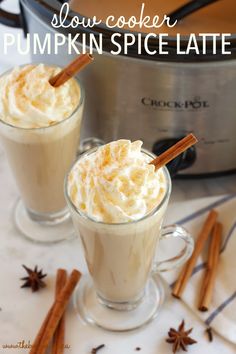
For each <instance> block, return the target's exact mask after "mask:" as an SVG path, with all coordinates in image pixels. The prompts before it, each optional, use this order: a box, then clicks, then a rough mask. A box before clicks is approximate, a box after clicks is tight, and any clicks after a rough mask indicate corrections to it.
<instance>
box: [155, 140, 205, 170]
mask: <svg viewBox="0 0 236 354" xmlns="http://www.w3.org/2000/svg"><path fill="white" fill-rule="evenodd" d="M197 142H198V140H197V138H196V137H195V136H194V135H193V134H189V135H187V136H186V137H185V138H183V139H181V140H180V141H178V142H177V143H176V144H175V145H173V146H171V148H169V149H168V150H166V151H165V152H163V153H162V154H161V155H159V156H157V157H156V158H155V159H154V160H152V161H151V162H150V164H153V165H155V168H156V170H158V169H159V168H161V167H163V166H165V165H166V164H167V163H168V162H170V161H171V160H174V159H175V158H176V157H177V156H178V155H180V154H182V153H183V152H184V151H185V150H187V149H188V148H190V147H191V146H192V145H194V144H196V143H197Z"/></svg>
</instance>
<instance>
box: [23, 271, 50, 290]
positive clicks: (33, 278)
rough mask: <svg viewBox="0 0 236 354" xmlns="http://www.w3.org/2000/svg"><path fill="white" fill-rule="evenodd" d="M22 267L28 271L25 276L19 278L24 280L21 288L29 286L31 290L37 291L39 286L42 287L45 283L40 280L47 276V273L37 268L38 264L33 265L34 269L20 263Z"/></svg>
mask: <svg viewBox="0 0 236 354" xmlns="http://www.w3.org/2000/svg"><path fill="white" fill-rule="evenodd" d="M22 267H23V268H24V269H25V270H26V272H27V273H28V276H27V277H24V278H21V280H24V281H25V282H24V284H23V285H22V286H21V288H31V289H32V291H33V292H35V291H38V290H39V289H40V288H44V287H45V286H46V284H45V283H44V281H43V280H42V279H43V278H45V277H46V276H47V274H43V270H42V269H41V270H38V266H35V268H34V270H33V269H30V268H28V267H26V266H25V265H22Z"/></svg>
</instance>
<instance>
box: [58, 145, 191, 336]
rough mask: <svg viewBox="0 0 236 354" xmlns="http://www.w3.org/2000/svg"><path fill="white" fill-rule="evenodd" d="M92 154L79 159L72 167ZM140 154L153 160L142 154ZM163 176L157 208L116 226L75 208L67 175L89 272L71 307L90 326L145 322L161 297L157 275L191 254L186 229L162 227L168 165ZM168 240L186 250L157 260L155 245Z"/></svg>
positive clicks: (119, 327)
mask: <svg viewBox="0 0 236 354" xmlns="http://www.w3.org/2000/svg"><path fill="white" fill-rule="evenodd" d="M95 151H96V149H93V150H90V151H89V152H87V153H85V154H83V155H81V156H80V157H79V159H78V160H77V161H76V162H75V164H78V163H80V160H81V159H83V158H84V157H85V156H88V155H89V154H93V153H94V152H95ZM142 153H143V154H148V155H149V156H150V157H152V158H154V157H155V156H154V155H152V154H151V153H149V152H148V151H146V150H142ZM72 169H73V166H72ZM163 172H164V176H165V181H166V190H165V194H164V197H163V199H162V201H161V202H160V203H159V204H158V205H157V206H156V208H155V209H154V210H152V211H151V212H150V213H149V214H147V215H145V216H144V217H143V218H141V219H139V220H135V221H132V222H126V223H116V224H112V223H110V224H108V223H104V222H98V221H96V220H94V219H92V218H90V217H89V216H88V215H86V214H84V213H83V212H82V211H81V210H79V209H77V207H76V206H75V205H74V204H73V202H72V200H71V198H70V195H69V189H68V178H69V175H70V172H69V174H68V176H67V177H66V180H65V195H66V200H67V203H68V205H69V209H70V211H71V215H72V220H73V223H74V226H75V229H76V231H77V233H78V234H79V235H80V237H81V240H82V244H83V248H84V253H85V258H86V262H87V266H88V270H89V273H90V276H88V277H84V278H83V279H82V281H81V283H80V285H79V287H78V289H77V291H76V292H75V306H76V309H77V310H78V312H79V313H80V315H81V316H82V318H83V319H84V320H86V321H87V322H89V323H91V324H96V325H98V326H100V327H102V328H105V329H107V330H112V331H127V330H131V329H135V328H138V327H141V326H143V325H144V324H146V323H148V322H149V321H150V320H151V319H153V318H154V317H155V316H156V314H157V313H158V310H159V309H160V307H161V305H162V303H163V300H164V297H165V294H164V289H163V284H162V282H161V281H160V277H158V276H156V275H157V274H159V273H160V272H162V271H168V270H171V269H174V268H176V267H179V266H180V265H182V264H183V263H184V262H186V261H187V260H188V258H189V257H190V256H191V254H192V251H193V247H194V242H193V239H192V237H191V236H190V234H189V233H188V232H187V231H186V230H185V229H183V228H182V227H180V226H178V225H171V226H165V227H163V226H162V224H163V218H164V215H165V212H166V209H167V205H168V202H169V197H170V193H171V179H170V175H169V172H168V170H167V168H166V167H164V168H163ZM171 238H175V239H176V238H178V239H181V240H182V241H183V243H184V248H183V249H182V250H181V251H180V253H179V254H178V255H176V256H175V257H173V258H171V259H169V260H165V261H163V262H156V261H155V258H156V257H155V255H156V252H158V248H159V247H158V243H159V241H161V240H164V239H171Z"/></svg>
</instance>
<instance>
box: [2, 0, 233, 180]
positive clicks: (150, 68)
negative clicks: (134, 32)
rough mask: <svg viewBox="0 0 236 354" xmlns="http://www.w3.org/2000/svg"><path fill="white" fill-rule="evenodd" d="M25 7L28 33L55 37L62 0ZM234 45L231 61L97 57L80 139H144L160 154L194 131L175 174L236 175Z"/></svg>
mask: <svg viewBox="0 0 236 354" xmlns="http://www.w3.org/2000/svg"><path fill="white" fill-rule="evenodd" d="M20 4H21V10H22V17H21V19H23V24H24V28H25V32H29V33H38V34H39V35H40V37H41V38H42V39H43V38H44V36H45V34H46V33H48V32H51V33H53V31H54V30H53V29H52V28H51V26H50V19H51V16H52V13H54V12H56V11H58V9H59V5H60V4H59V2H58V1H56V0H55V1H48V0H38V1H36V0H31V1H29V0H20ZM5 15H6V14H5ZM71 15H73V13H72V14H71ZM4 17H6V16H4ZM17 20H18V24H19V18H18V19H17ZM13 22H14V21H13ZM13 22H12V23H11V24H12V25H13ZM21 22H22V20H21ZM8 25H9V23H8ZM79 30H80V31H82V29H79ZM95 30H96V31H99V29H94V31H95ZM103 31H104V29H103ZM106 35H107V33H106ZM108 37H109V35H108ZM169 46H170V49H171V48H172V47H171V41H170V43H169ZM78 47H80V43H78ZM235 48H236V45H235V43H234V41H232V53H233V54H232V55H231V56H230V57H222V56H221V55H220V54H219V55H216V56H212V55H211V53H209V55H208V56H205V57H204V58H199V57H198V58H196V57H184V58H182V57H181V59H180V58H179V57H177V56H176V55H175V54H174V53H171V54H170V56H169V57H168V58H167V59H166V58H165V60H163V58H160V57H157V58H155V60H151V59H150V58H149V57H146V56H143V57H137V56H135V53H130V54H129V56H122V55H120V56H112V55H111V54H109V53H108V52H106V51H105V52H104V54H103V55H102V56H101V55H97V54H95V57H96V58H95V59H96V61H95V63H94V64H93V65H91V66H90V67H89V68H88V69H86V70H85V71H84V72H83V73H82V74H81V79H82V81H83V83H84V86H85V90H86V97H87V102H86V109H85V111H86V117H85V119H84V126H83V132H82V137H83V138H89V137H95V138H98V139H101V140H102V141H105V142H108V141H110V140H114V139H118V138H129V139H131V140H134V139H142V140H143V141H144V146H145V147H146V148H147V149H149V150H152V151H153V152H155V153H156V154H159V153H160V152H162V151H163V150H165V149H166V148H167V147H168V146H169V145H171V144H173V142H174V141H175V140H176V139H179V138H181V137H182V136H184V135H186V134H187V133H188V132H194V133H195V134H196V136H197V137H198V138H199V140H200V142H199V144H198V145H197V147H196V148H194V149H193V148H192V149H190V150H188V151H187V153H185V154H184V155H182V156H181V158H179V159H177V160H175V161H174V162H173V164H172V165H171V166H170V167H171V168H172V170H173V171H175V172H176V171H179V174H180V175H188V176H190V175H193V176H197V175H211V174H216V173H226V172H231V171H234V170H236V153H235V151H236V139H235V134H236V99H235V93H236V57H235ZM170 52H171V51H170ZM152 59H153V58H152ZM33 60H34V61H37V62H39V61H43V62H46V63H49V64H55V63H57V64H59V65H65V64H66V63H67V62H69V61H70V60H71V57H69V56H68V54H67V52H66V51H65V48H63V47H62V48H61V49H60V52H59V53H58V55H56V56H55V55H44V56H43V57H42V56H40V55H34V56H33Z"/></svg>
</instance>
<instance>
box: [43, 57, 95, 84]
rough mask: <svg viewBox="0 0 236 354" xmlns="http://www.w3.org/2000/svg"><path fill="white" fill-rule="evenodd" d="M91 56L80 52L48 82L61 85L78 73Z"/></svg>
mask: <svg viewBox="0 0 236 354" xmlns="http://www.w3.org/2000/svg"><path fill="white" fill-rule="evenodd" d="M93 59H94V58H93V56H92V55H90V54H82V55H80V56H79V57H77V58H76V59H75V60H73V61H72V62H71V63H70V64H69V65H68V66H66V67H65V68H64V69H62V70H61V71H60V72H59V73H58V74H57V75H56V76H54V77H52V78H51V79H50V80H49V83H50V84H51V85H52V86H54V87H59V86H61V85H63V84H64V83H65V82H66V81H68V80H69V79H71V78H72V77H73V76H75V75H76V74H78V72H79V71H81V70H82V69H84V68H85V66H87V65H88V64H90V63H91V62H92V61H93Z"/></svg>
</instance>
